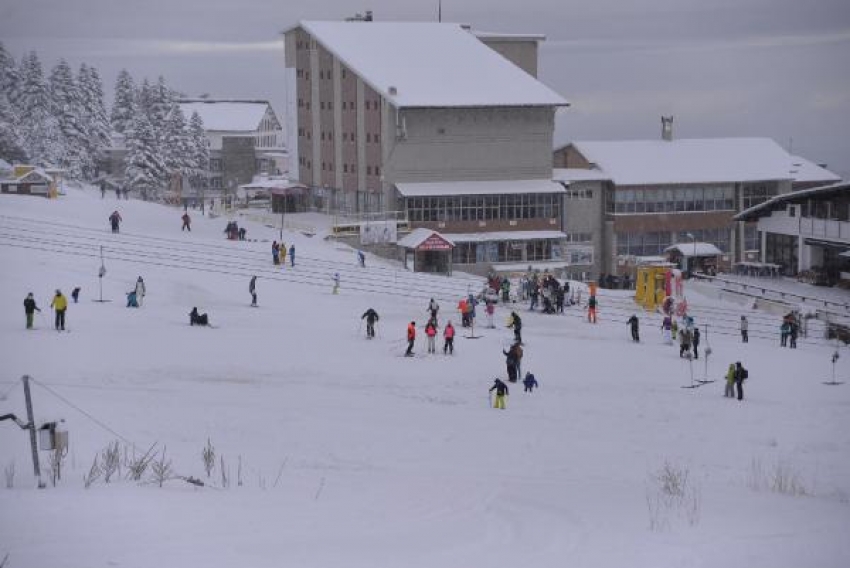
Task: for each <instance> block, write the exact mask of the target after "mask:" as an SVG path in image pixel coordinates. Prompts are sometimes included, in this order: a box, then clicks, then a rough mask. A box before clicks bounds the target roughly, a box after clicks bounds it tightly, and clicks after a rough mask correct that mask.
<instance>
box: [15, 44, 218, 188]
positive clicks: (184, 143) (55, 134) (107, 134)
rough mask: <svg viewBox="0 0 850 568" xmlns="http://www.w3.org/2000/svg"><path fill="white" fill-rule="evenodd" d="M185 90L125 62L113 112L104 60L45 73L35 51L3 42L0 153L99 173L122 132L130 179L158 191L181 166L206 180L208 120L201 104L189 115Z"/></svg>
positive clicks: (196, 181)
mask: <svg viewBox="0 0 850 568" xmlns="http://www.w3.org/2000/svg"><path fill="white" fill-rule="evenodd" d="M178 97H179V93H177V92H175V91H174V90H173V89H171V88H170V87H169V86H168V85H167V84H166V82H165V79H164V78H163V77H162V76H160V77H159V79H158V80H157V81H156V83H151V82H149V81H148V79H147V78H145V79H144V80H143V81H142V83H141V84H139V85H137V83H136V81H134V80H133V77H132V76H131V75H130V73H129V72H128V71H127V70H126V69H125V70H122V71H121V72H120V73H119V74H118V77H117V79H116V81H115V97H114V99H113V104H112V109H111V113H107V110H106V104H105V102H104V95H103V82H102V81H101V78H100V74H99V73H98V71H97V68H95V67H92V66H90V65H87V64H85V63H83V64H81V65H80V68H79V70H78V71H77V72H76V73H74V71H73V70H72V69H71V67H70V66H69V65H68V63H67V62H66V61H65V60H64V59H63V60H60V61H59V62H58V63H57V64H56V65H55V66H54V67H53V68H52V70H51V71H50V74H49V75H48V76H45V73H44V70H43V67H42V64H41V61H40V59H39V57H38V54H37V53H36V52H35V51H31V52H29V53H27V54H25V55H24V56H23V57H22V58H21V59H20V61H19V62H16V61H15V59H14V58H13V57H12V56H11V55H10V54H9V52H8V51H6V49H5V47H4V46H3V44H2V43H0V158H3V159H5V160H7V161H9V162H21V163H30V164H34V165H37V166H43V167H47V166H56V167H60V168H63V169H65V170H66V176H67V177H69V178H71V179H75V180H81V181H93V180H95V179H96V178H97V177H98V176H99V174H100V169H99V167H98V164H100V163H103V162H104V161H105V160H106V158H107V156H106V152H107V149H108V148H110V147H111V146H112V145H113V144H114V143H115V142H116V141H117V140H120V138H121V137H123V143H124V146H125V147H126V149H127V154H126V158H125V160H124V164H123V174H124V175H123V178H124V181H123V183H124V185H125V186H126V187H129V188H131V189H135V190H139V191H142V192H145V193H146V192H148V191H151V190H153V191H155V190H157V189H159V188H162V187H165V186H166V185H167V184H168V180H169V179H170V178H171V176H173V175H174V174H180V175H181V176H182V177H183V179H188V180H189V181H190V183H192V185H193V186H196V187H197V186H200V185H202V184H203V183H204V174H205V172H206V171H207V169H208V165H209V148H208V145H207V139H206V135H205V133H204V124H203V121H202V120H201V117H200V116H199V115H198V114H197V113H196V112H193V113H192V116H191V117H190V118H189V119H188V121H187V119H186V117H185V116H184V115H183V112H182V110H181V109H180V105H179V104H177V102H176V100H177V99H178ZM117 173H118V174H119V175H120V173H121V172H117Z"/></svg>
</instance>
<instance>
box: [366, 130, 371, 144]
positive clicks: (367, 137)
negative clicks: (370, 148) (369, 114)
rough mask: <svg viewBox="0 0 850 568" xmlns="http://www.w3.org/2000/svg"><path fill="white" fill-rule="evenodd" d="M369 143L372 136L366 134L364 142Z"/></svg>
mask: <svg viewBox="0 0 850 568" xmlns="http://www.w3.org/2000/svg"><path fill="white" fill-rule="evenodd" d="M371 141H372V135H371V134H369V133H368V132H367V133H366V142H371Z"/></svg>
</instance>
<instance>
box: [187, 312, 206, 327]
mask: <svg viewBox="0 0 850 568" xmlns="http://www.w3.org/2000/svg"><path fill="white" fill-rule="evenodd" d="M209 324H210V318H209V316H207V314H206V313H203V314H199V313H198V308H192V311H191V312H189V325H209Z"/></svg>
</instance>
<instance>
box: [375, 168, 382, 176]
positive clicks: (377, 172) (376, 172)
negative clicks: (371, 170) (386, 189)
mask: <svg viewBox="0 0 850 568" xmlns="http://www.w3.org/2000/svg"><path fill="white" fill-rule="evenodd" d="M375 175H376V176H379V175H381V168H379V167H378V166H375Z"/></svg>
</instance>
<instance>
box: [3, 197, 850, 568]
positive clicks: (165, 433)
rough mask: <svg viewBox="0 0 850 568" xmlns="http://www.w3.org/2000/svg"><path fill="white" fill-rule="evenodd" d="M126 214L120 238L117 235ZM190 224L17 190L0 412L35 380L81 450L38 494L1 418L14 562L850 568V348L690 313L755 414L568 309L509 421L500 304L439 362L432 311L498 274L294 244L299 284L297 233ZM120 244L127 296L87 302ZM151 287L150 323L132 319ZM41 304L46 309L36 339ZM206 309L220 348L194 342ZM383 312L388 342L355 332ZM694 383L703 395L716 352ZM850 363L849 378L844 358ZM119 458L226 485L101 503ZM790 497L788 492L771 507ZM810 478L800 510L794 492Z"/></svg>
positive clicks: (530, 337)
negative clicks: (106, 465)
mask: <svg viewBox="0 0 850 568" xmlns="http://www.w3.org/2000/svg"><path fill="white" fill-rule="evenodd" d="M116 208H118V209H119V211H120V212H121V215H122V216H123V218H124V223H123V224H122V227H121V233H120V234H117V235H115V234H111V233H110V231H109V228H108V223H107V220H106V218H107V216H108V215H109V214H110V213H111V212H112V211H113V210H114V209H116ZM190 213H192V212H191V211H190ZM180 215H181V212H180V211H179V210H177V209H174V208H166V207H163V206H159V205H154V204H148V203H142V202H137V201H120V202H118V201H115V200H114V199H111V198H110V199H106V200H101V199H100V194H99V192H95V191H90V192H85V191H80V190H69V192H68V195H67V196H66V197H64V198H61V199H59V200H53V201H47V200H43V199H39V198H25V197H18V196H6V195H3V196H0V267H2V269H0V360H2V367H0V368H1V369H2V373H0V395H6V396H5V397H0V414H5V413H7V412H14V413H16V414H18V415H19V416H20V415H25V406H24V398H23V389H22V388H21V386H20V381H19V379H20V376H21V375H23V374H29V375H31V376H32V377H33V378H34V381H35V382H34V384H33V387H32V388H33V397H34V405H35V414H36V420H37V422H39V423H41V422H42V421H44V420H48V419H60V418H61V419H64V420H65V422H64V423H63V427H64V428H65V429H67V430H68V431H69V432H70V451H69V454H68V456H67V458H66V463H65V471H64V472H63V478H62V480H61V481H60V482H59V483H58V484H57V486H56V487H55V488H54V487H48V488H47V489H44V490H37V489H35V488H34V478H33V475H32V466H31V461H30V454H29V443H28V438H27V436H26V434H25V433H24V432H23V431H22V430H20V429H19V428H17V427H16V426H14V424H12V423H11V422H9V421H6V422H2V423H0V465H1V466H2V467H3V468H7V467H8V466H9V464H12V463H14V465H15V469H16V473H15V476H14V487H13V488H12V489H6V488H5V486H4V487H2V488H0V564H2V560H3V558H4V557H5V556H6V555H7V554H8V560H7V561H6V565H5V566H6V567H7V568H22V567H32V568H41V567H47V566H50V567H56V568H59V567H75V568H76V567H79V568H84V567H92V566H120V567H150V566H204V567H208V568H215V567H232V566H252V567H263V566H293V567H296V566H297V567H359V566H363V567H375V566H393V567H401V566H404V567H408V566H410V567H436V566H439V567H472V566H482V567H484V566H486V567H488V568H494V567H502V566H504V567H512V568H514V567H516V566H536V567H545V566H558V567H560V566H579V567H609V566H630V567H641V566H646V567H649V566H664V567H670V566H689V567H692V566H704V567H716V566H723V567H724V568H732V567H736V566H741V567H748V568H749V567H753V566H770V567H785V566H787V567H799V566H818V567H836V568H837V567H845V566H848V565H850V541H848V540H847V538H846V535H847V527H848V526H850V384H845V385H840V386H825V385H823V384H822V382H823V381H825V380H829V379H830V378H831V372H832V365H831V364H830V356H831V354H832V353H833V351H834V350H835V348H836V347H835V345H834V344H827V343H826V342H825V341H824V340H822V339H819V338H816V337H809V338H806V339H804V340H801V343H800V348H799V349H797V350H789V349H781V348H779V347H778V345H777V344H778V340H777V339H776V337H775V327H776V325H778V324H776V322H775V321H774V320H775V317H774V316H762V315H761V314H759V313H758V312H752V313H751V314H750V319H751V322H752V323H751V330H752V331H751V336H752V339H751V341H750V343H749V344H746V345H744V344H741V343H740V342H739V339H738V337H737V328H736V321H737V318H738V316H739V314H740V312H739V311H738V310H739V309H740V308H739V307H738V306H736V305H734V304H722V303H717V302H713V301H709V300H706V299H702V298H700V297H699V296H691V297H689V300H690V301H691V305H692V306H693V311H694V313H695V314H696V317H697V323H698V324H699V325H700V326H701V327H702V328H703V329H704V330H705V326H706V324H708V329H709V334H708V342H709V343H710V345H711V348H712V350H713V354H712V356H711V358H710V366H709V369H708V376H709V377H711V378H720V377H721V375H722V373H723V372H724V371H725V367H726V365H728V363H730V362H734V361H736V360H740V361H742V362H743V363H744V365H745V366H746V367H748V368H749V371H750V379H749V380H748V381H747V383H745V390H746V393H745V400H744V401H743V402H738V401H736V400H730V399H726V398H723V396H722V390H723V386H722V382H721V381H718V382H716V383H711V384H708V385H705V386H702V387H700V388H695V389H687V388H681V387H682V386H683V385H689V384H691V383H690V374H689V363H688V362H687V361H686V360H683V359H680V358H679V357H678V350H677V348H674V347H669V346H665V345H663V344H662V343H661V341H660V337H659V335H658V323H659V320H658V318H657V316H655V315H652V314H644V315H641V313H640V312H638V314H639V315H641V323H642V327H641V333H642V338H643V342H642V343H641V344H633V343H631V342H630V341H629V339H628V333H627V327H626V325H625V320H626V319H627V317H628V316H629V315H631V313H633V312H637V308H635V307H634V306H633V304H632V302H631V300H630V299H629V298H628V297H627V296H625V295H624V293H623V292H613V291H612V292H609V291H602V295H601V296H600V320H601V321H600V323H599V324H598V325H595V326H594V325H591V324H588V323H586V322H585V321H584V320H583V318H582V314H581V313H580V312H579V311H578V310H577V309H575V308H572V309H570V310H568V312H567V314H565V315H563V316H546V315H542V314H537V313H535V314H531V313H528V312H527V311H523V312H521V313H522V315H523V316H524V329H523V337H524V339H525V341H526V343H527V345H526V348H525V358H524V360H523V371H525V370H530V371H532V372H533V373H535V375H536V376H537V378H538V380H539V382H540V389H539V390H538V391H535V392H534V393H533V394H526V393H523V392H522V385H521V384H518V385H513V384H512V385H510V386H511V395H510V397H509V400H508V407H507V410H505V411H501V410H494V409H492V408H490V407H489V399H488V392H487V389H488V388H489V387H490V385H491V384H492V380H493V378H494V377H496V376H501V377H505V366H504V357H503V356H502V353H501V350H502V349H503V348H505V347H506V346H507V345H508V343H509V341H510V337H511V333H510V330H507V329H505V328H504V322H505V318H506V316H507V313H508V312H507V311H505V310H504V309H503V308H502V307H501V306H500V307H499V309H497V313H496V321H497V323H498V324H499V326H498V328H497V329H480V328H476V335H480V336H482V337H481V338H480V339H467V338H464V337H458V338H457V340H456V342H457V347H456V352H455V355H454V356H443V355H442V353H440V354H438V355H431V356H427V355H425V346H424V341H423V339H422V338H421V336H422V335H423V333H422V331H421V330H422V324H424V322H425V318H426V314H425V306H426V304H427V300H428V298H430V297H432V296H433V297H436V298H437V299H438V301H439V302H440V303H441V304H442V311H441V316H442V318H441V320H445V319H446V318H451V319H453V320H455V323H457V320H458V319H459V318H458V317H457V316H456V314H455V313H454V312H453V308H454V306H455V305H456V303H457V300H458V299H459V297H460V296H461V295H462V294H464V293H465V292H466V291H467V289H468V288H469V287H470V285H471V282H475V283H476V285H477V283H478V281H477V280H472V279H470V277H468V276H462V275H459V276H458V277H456V278H445V277H435V276H427V275H419V274H410V273H408V272H405V271H404V270H402V269H400V268H399V267H398V266H397V265H395V264H393V263H390V262H387V261H382V260H380V259H376V258H373V257H369V258H368V259H367V267H366V268H365V269H361V268H359V267H357V266H356V258H355V255H354V253H353V251H352V250H351V249H349V248H347V247H344V246H341V245H338V244H335V243H332V242H327V241H323V240H321V239H320V238H319V237H313V238H310V237H307V236H304V235H302V234H299V233H286V234H285V235H284V241H285V242H286V243H287V245H289V244H291V243H294V244H295V247H296V261H295V262H296V266H295V267H294V268H292V267H290V266H286V267H285V268H280V267H273V266H272V265H271V262H270V253H269V251H270V241H271V239H274V238H277V237H278V233H277V230H275V229H271V228H266V227H263V226H262V225H248V226H247V228H248V237H249V238H256V239H260V240H258V241H257V242H233V241H227V240H225V239H224V238H223V233H222V231H223V229H224V224H225V219H224V218H217V219H213V220H210V219H205V218H203V217H201V216H200V215H199V214H197V213H194V214H193V225H192V227H193V231H192V232H191V233H185V232H184V233H181V231H180ZM100 246H103V247H104V253H105V255H106V268H107V275H106V277H105V278H104V279H103V295H104V297H105V298H108V299H111V300H112V301H111V302H109V303H96V302H93V301H92V300H93V299H95V298H97V297H98V294H99V291H98V278H97V271H98V268H99V266H100V258H99V252H100V248H99V247H100ZM337 271H338V272H339V273H340V275H341V280H342V285H341V292H340V294H339V295H332V294H331V286H332V280H331V277H332V275H333V273H334V272H337ZM254 274H256V275H258V276H259V279H258V292H259V304H260V307H259V308H251V307H249V303H250V296H249V294H248V280H249V278H250V276H251V275H254ZM139 275H142V276H143V277H144V279H145V282H146V284H147V292H148V293H147V296H146V298H145V302H144V305H143V307H142V308H140V309H138V310H136V309H129V308H125V307H124V300H125V293H126V292H128V291H129V290H130V289H131V288H132V286H133V284H134V282H135V281H136V278H137V277H138V276H139ZM74 286H81V287H82V295H81V298H80V303H79V304H71V306H70V308H69V310H68V328H69V330H70V331H69V332H66V333H57V332H55V331H53V330H52V325H51V319H50V318H51V313H50V311H49V309H48V306H49V304H50V299H51V296H52V294H53V291H54V289H55V288H61V289H62V290H63V292H64V293H65V294H66V295H68V294H69V293H70V291H71V289H72V288H73V287H74ZM29 291H32V292H34V294H35V297H36V300H37V302H38V304H39V306H40V307H41V308H42V310H43V313H42V314H41V315H40V316H37V317H36V325H37V327H38V329H37V330H35V331H29V332H28V331H25V330H24V314H23V310H22V305H21V302H22V301H23V299H24V297H25V295H26V293H27V292H29ZM193 306H197V307H198V308H199V309H200V310H201V311H202V312H203V311H205V312H208V313H209V314H210V318H211V321H212V322H213V323H214V324H215V325H216V328H214V329H205V328H197V327H190V326H189V325H188V316H187V314H188V312H189V310H190V309H191V308H192V307H193ZM370 306H371V307H374V308H375V309H376V310H377V311H378V312H379V314H380V316H381V319H380V322H379V323H378V336H377V338H376V339H375V340H374V341H367V340H365V339H364V335H365V333H364V327H365V325H361V321H360V316H361V314H362V313H363V312H364V311H365V310H366V308H368V307H370ZM523 309H524V308H523ZM479 319H481V318H479ZM411 320H416V322H417V325H418V328H419V330H420V331H419V335H420V338H419V339H418V340H417V346H416V352H417V357H415V358H412V359H411V358H404V357H402V353H403V351H404V341H403V338H404V333H405V326H406V324H407V322H409V321H411ZM458 331H459V335H460V336H463V335H467V334H468V331H467V330H462V329H461V328H460V327H458ZM705 345H706V338H705V333H704V334H703V345H702V346H703V347H705ZM693 368H694V373H695V375H696V376H697V378H700V377H702V376H703V373H704V369H705V367H704V355H703V356H702V357H701V359H700V360H699V361H698V362H696V363H695V364H694V367H693ZM837 369H838V372H839V376H840V378H843V379H845V380H846V379H850V353H847V349H845V348H841V358H840V359H839V361H838V366H837ZM115 440H118V441H119V442H120V444H121V445H122V447H130V449H129V450H128V451H130V452H132V447H131V446H129V445H135V447H136V450H137V451H141V452H144V451H145V450H147V448H148V447H150V446H151V445H152V444H157V449H158V450H159V451H162V450H163V449H164V448H165V449H166V457H167V459H170V460H172V464H173V468H174V470H175V472H176V474H179V475H181V476H193V477H197V478H200V479H202V480H203V481H204V482H206V483H207V485H206V486H205V487H196V486H193V485H190V484H187V483H185V482H184V481H181V480H179V479H174V480H171V481H168V482H166V483H165V485H164V487H162V488H160V487H158V485H157V484H155V483H151V482H150V478H149V476H146V480H145V481H144V482H141V483H140V482H134V481H129V480H127V479H124V476H123V475H122V478H120V479H113V480H112V481H111V482H110V483H109V484H106V483H104V482H103V481H102V480H101V481H98V482H96V483H94V484H93V485H92V486H91V487H90V488H88V489H86V488H85V487H84V484H83V476H84V475H85V474H86V473H87V472H88V470H89V467H90V465H91V463H92V460H93V459H94V457H95V455H97V454H98V453H99V452H100V451H101V450H102V449H103V448H104V447H106V446H107V444H109V443H110V442H112V441H115ZM207 440H210V441H211V443H212V445H213V446H214V447H215V451H216V453H217V455H218V456H220V457H223V459H224V463H225V469H226V470H227V471H228V472H229V476H230V480H231V484H230V486H229V487H222V481H221V474H220V471H219V467H220V465H219V464H220V462H219V461H218V459H219V458H217V460H216V461H217V463H216V468H215V470H214V471H213V473H212V476H211V477H210V478H209V479H208V478H207V476H206V473H205V472H204V468H203V462H202V450H203V448H204V446H205V444H206V443H207ZM40 455H41V460H42V466H43V467H46V466H47V453H46V452H41V453H40ZM240 460H241V480H242V485H241V486H238V485H237V477H238V476H237V469H238V464H239V462H240ZM665 464H668V465H669V466H670V467H669V470H670V471H671V472H674V473H675V471H677V470H678V471H679V472H682V473H687V480H686V482H685V483H684V488H683V491H682V496H681V497H677V496H675V495H672V496H670V495H668V494H667V493H665V492H664V490H663V487H662V484H661V483H660V482H659V480H658V476H657V474H658V472H659V471H660V470H662V468H663V467H664V466H665ZM122 473H124V472H122ZM676 477H677V476H676V475H670V476H668V478H667V480H668V481H673V482H674V481H675V480H676V479H675V478H676ZM679 479H680V480H681V478H679ZM777 479H778V480H779V481H784V482H785V486H786V489H787V490H786V492H785V493H782V492H777V491H773V490H772V489H771V486H773V485H774V483H775V482H776V481H777ZM792 479H793V480H794V483H795V484H796V485H795V487H796V488H797V489H799V490H804V492H805V495H790V494H788V493H789V492H791V489H790V488H789V486H790V485H792V484H791V480H792ZM670 492H671V493H676V491H675V488H673V489H672V490H671V491H670Z"/></svg>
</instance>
